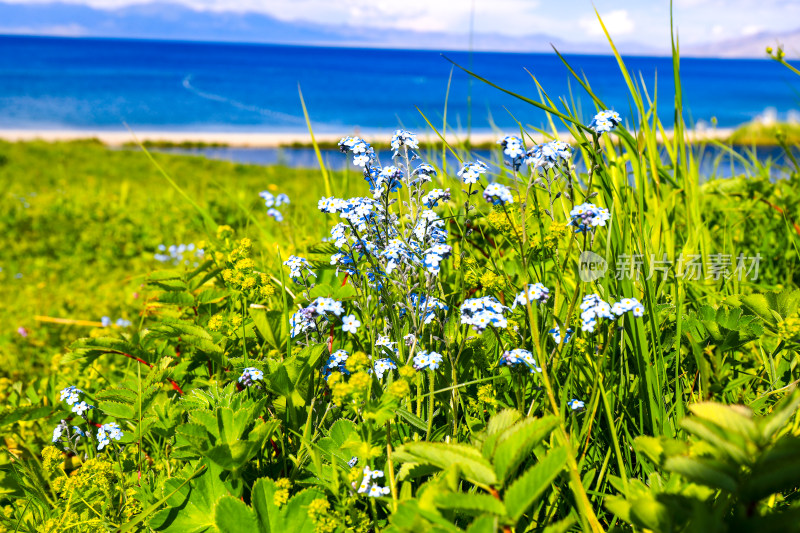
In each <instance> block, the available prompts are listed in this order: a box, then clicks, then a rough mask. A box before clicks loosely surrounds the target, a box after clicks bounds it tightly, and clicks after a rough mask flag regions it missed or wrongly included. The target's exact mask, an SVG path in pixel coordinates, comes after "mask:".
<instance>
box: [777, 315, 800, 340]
mask: <svg viewBox="0 0 800 533" xmlns="http://www.w3.org/2000/svg"><path fill="white" fill-rule="evenodd" d="M798 335H800V318H797V317H789V318H787V319H785V320H781V321H780V322H778V337H780V338H781V339H784V340H791V339H795V338H797V336H798Z"/></svg>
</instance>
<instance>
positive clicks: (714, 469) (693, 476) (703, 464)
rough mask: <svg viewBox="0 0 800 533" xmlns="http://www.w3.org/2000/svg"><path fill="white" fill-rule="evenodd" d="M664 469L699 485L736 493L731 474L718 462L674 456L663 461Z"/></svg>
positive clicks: (734, 482) (734, 481) (734, 480)
mask: <svg viewBox="0 0 800 533" xmlns="http://www.w3.org/2000/svg"><path fill="white" fill-rule="evenodd" d="M664 469H665V470H667V471H669V472H677V473H678V474H681V475H682V476H684V477H685V478H687V479H689V480H690V481H694V482H695V483H699V484H701V485H706V486H708V487H714V488H718V489H723V490H727V491H728V492H736V488H737V484H736V479H735V478H734V477H733V473H732V472H731V471H730V469H729V468H728V467H727V466H726V465H724V464H723V463H721V462H720V461H715V460H713V459H708V458H701V457H684V456H676V457H670V458H668V459H667V460H666V461H665V463H664Z"/></svg>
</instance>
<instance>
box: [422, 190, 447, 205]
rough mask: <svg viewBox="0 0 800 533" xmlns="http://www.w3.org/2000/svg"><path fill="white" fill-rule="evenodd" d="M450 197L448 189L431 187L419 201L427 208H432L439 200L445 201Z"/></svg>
mask: <svg viewBox="0 0 800 533" xmlns="http://www.w3.org/2000/svg"><path fill="white" fill-rule="evenodd" d="M449 199H450V189H433V190H431V191H430V192H429V193H428V194H426V195H425V196H423V197H422V198H421V199H420V201H421V202H422V205H424V206H425V207H427V208H428V209H433V208H434V207H436V206H437V205H439V202H441V201H447V200H449Z"/></svg>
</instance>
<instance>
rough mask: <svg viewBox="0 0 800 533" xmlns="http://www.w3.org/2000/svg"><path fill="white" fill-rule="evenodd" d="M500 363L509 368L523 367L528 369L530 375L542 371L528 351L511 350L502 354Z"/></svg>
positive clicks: (520, 349)
mask: <svg viewBox="0 0 800 533" xmlns="http://www.w3.org/2000/svg"><path fill="white" fill-rule="evenodd" d="M500 363H502V364H503V365H505V366H510V367H515V366H519V365H525V366H526V367H528V370H529V371H530V373H531V374H533V373H534V372H541V371H542V369H541V368H540V367H539V365H538V363H537V362H536V359H534V357H533V354H532V353H531V352H529V351H528V350H523V349H522V348H515V349H513V350H508V351H506V352H504V353H503V355H502V356H501V357H500Z"/></svg>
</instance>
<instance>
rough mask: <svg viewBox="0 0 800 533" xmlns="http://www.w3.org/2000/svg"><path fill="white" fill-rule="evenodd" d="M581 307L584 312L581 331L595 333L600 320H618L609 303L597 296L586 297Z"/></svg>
mask: <svg viewBox="0 0 800 533" xmlns="http://www.w3.org/2000/svg"><path fill="white" fill-rule="evenodd" d="M580 307H581V311H582V313H581V320H582V321H583V323H582V324H581V329H582V330H583V331H585V332H587V333H593V332H594V328H595V327H596V326H597V319H598V318H605V319H606V320H614V319H615V318H616V315H615V314H614V313H613V312H612V311H611V306H610V305H609V304H608V302H606V301H604V300H602V299H601V298H600V296H598V295H596V294H589V295H586V296H584V297H583V301H582V302H581V306H580Z"/></svg>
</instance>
